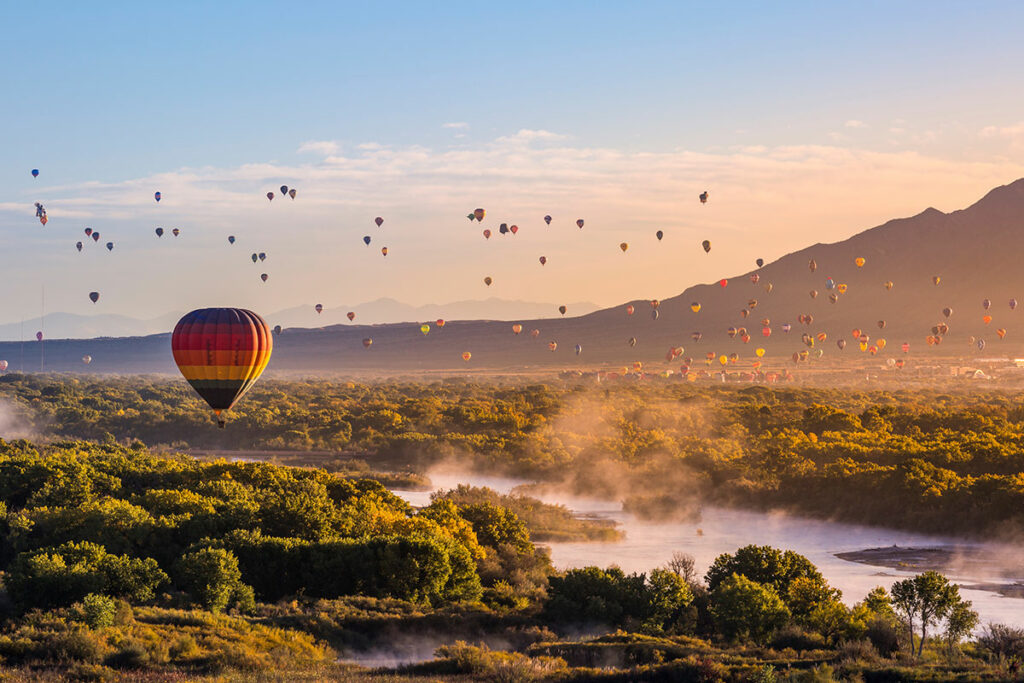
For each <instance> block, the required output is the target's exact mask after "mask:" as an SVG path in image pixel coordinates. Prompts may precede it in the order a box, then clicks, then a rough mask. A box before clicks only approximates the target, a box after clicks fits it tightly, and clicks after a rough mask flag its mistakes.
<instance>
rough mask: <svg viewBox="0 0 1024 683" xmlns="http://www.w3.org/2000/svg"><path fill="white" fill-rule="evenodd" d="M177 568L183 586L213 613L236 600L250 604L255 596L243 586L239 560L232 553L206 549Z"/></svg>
mask: <svg viewBox="0 0 1024 683" xmlns="http://www.w3.org/2000/svg"><path fill="white" fill-rule="evenodd" d="M177 569H178V572H177V573H178V582H179V583H180V585H181V586H182V587H183V588H184V589H185V590H186V591H188V593H189V594H190V595H191V596H192V598H193V599H194V600H195V601H196V602H198V603H199V604H200V605H202V606H203V608H204V609H208V610H210V611H211V612H220V611H222V610H223V609H224V608H225V607H227V606H228V604H229V603H230V602H232V600H233V599H234V600H235V601H236V602H237V601H239V600H238V599H239V598H242V600H241V601H242V602H246V601H247V600H246V598H247V597H248V596H251V594H252V589H251V588H249V587H248V586H246V585H245V584H243V583H242V572H241V571H239V569H238V558H237V557H235V555H234V553H232V552H231V551H230V550H224V549H223V548H202V549H201V550H197V551H195V552H192V553H188V554H187V555H185V556H184V557H182V558H181V560H179V562H178V567H177ZM246 589H248V590H246Z"/></svg>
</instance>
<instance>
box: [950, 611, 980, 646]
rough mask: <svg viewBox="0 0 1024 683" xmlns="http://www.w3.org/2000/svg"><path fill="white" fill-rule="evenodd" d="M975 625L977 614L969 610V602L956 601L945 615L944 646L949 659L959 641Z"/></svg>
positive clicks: (976, 623)
mask: <svg viewBox="0 0 1024 683" xmlns="http://www.w3.org/2000/svg"><path fill="white" fill-rule="evenodd" d="M977 625H978V613H977V612H975V611H974V610H972V609H971V601H970V600H963V599H958V600H957V601H956V603H954V604H953V606H952V607H951V608H950V610H949V612H948V613H947V614H946V646H947V648H948V650H949V652H948V654H949V656H950V658H952V657H953V652H954V651H956V650H958V648H959V646H960V641H961V640H963V639H964V638H965V637H966V636H968V635H970V633H971V631H973V630H974V628H975V627H976V626H977Z"/></svg>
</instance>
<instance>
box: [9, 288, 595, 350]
mask: <svg viewBox="0 0 1024 683" xmlns="http://www.w3.org/2000/svg"><path fill="white" fill-rule="evenodd" d="M314 305H315V304H313V303H311V304H308V305H303V306H295V307H293V308H287V309H285V310H283V311H278V312H276V313H272V314H270V315H268V316H267V317H266V320H267V322H268V323H269V324H270V325H280V326H281V327H322V326H325V325H336V324H342V323H348V322H349V321H348V318H347V317H346V314H347V313H348V312H349V311H353V312H355V313H356V322H357V323H360V324H367V325H380V324H385V323H402V322H421V323H422V322H426V321H434V320H437V319H438V318H443V319H445V320H523V319H533V318H551V317H557V316H558V315H559V314H558V310H557V305H556V304H547V303H537V302H532V301H509V300H506V299H497V298H491V299H485V300H483V301H455V302H452V303H448V304H434V305H427V306H412V305H410V304H406V303H402V302H401V301H396V300H395V299H387V298H383V299H377V300H376V301H368V302H366V303H363V304H358V305H347V304H342V305H336V306H332V305H329V304H327V303H324V306H325V307H324V310H323V313H321V314H320V315H317V313H316V311H315V310H314V309H313V306H314ZM597 309H598V306H597V305H596V304H593V303H589V302H580V303H572V304H569V310H571V311H573V312H574V313H576V314H578V315H579V314H585V313H592V312H593V311H596V310H597ZM184 313H185V311H176V312H171V313H167V314H165V315H162V316H160V317H158V318H150V319H138V318H132V317H129V316H123V315H77V314H74V313H48V314H47V315H46V318H45V326H43V325H41V322H40V319H39V318H38V317H36V318H30V319H27V320H25V321H24V322H20V321H18V322H9V323H6V324H0V340H3V341H21V340H25V341H28V340H32V339H35V336H36V332H37V331H38V330H40V329H44V330H45V331H46V337H47V338H48V339H91V338H95V337H144V336H146V335H150V334H160V333H161V332H170V331H171V330H172V329H174V325H175V323H177V322H178V319H179V318H181V316H182V315H184Z"/></svg>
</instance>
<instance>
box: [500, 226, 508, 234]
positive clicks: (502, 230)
mask: <svg viewBox="0 0 1024 683" xmlns="http://www.w3.org/2000/svg"><path fill="white" fill-rule="evenodd" d="M498 232H500V233H501V234H502V235H507V234H508V223H502V224H501V225H499V226H498Z"/></svg>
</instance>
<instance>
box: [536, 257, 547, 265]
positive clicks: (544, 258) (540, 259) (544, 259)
mask: <svg viewBox="0 0 1024 683" xmlns="http://www.w3.org/2000/svg"><path fill="white" fill-rule="evenodd" d="M537 260H538V261H540V264H541V265H542V266H543V265H544V264H545V263H547V262H548V257H547V256H541V257H540V258H539V259H537Z"/></svg>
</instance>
